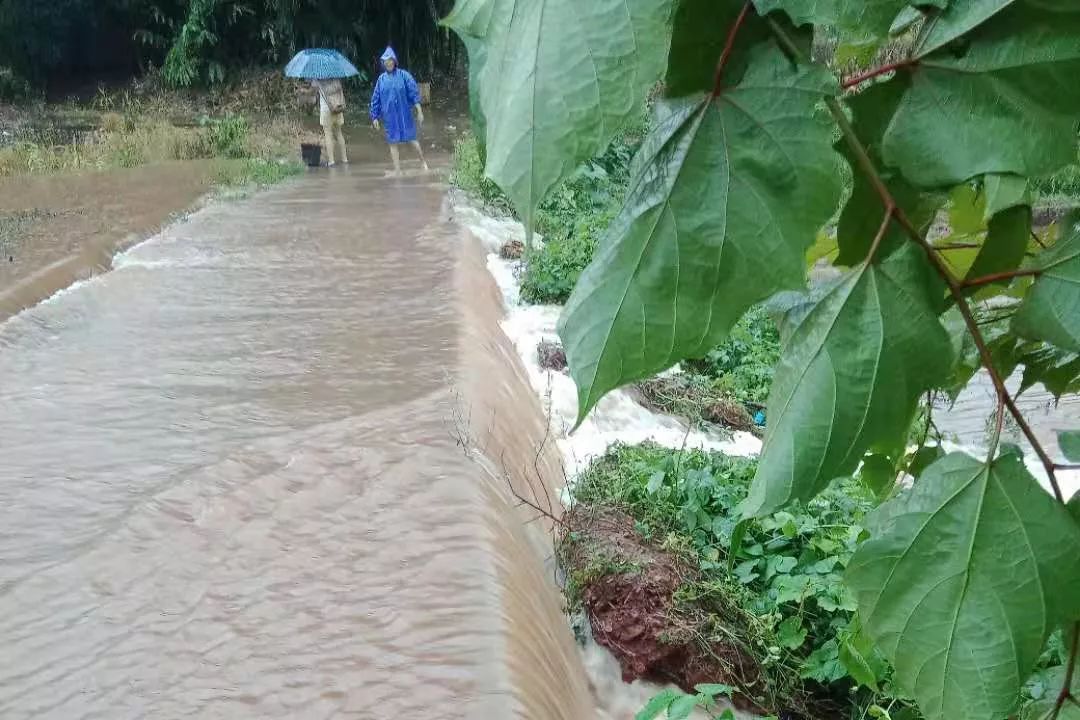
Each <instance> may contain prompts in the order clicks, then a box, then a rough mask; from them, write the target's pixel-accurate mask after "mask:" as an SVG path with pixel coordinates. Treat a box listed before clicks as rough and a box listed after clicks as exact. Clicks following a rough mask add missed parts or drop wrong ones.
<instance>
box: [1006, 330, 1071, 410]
mask: <svg viewBox="0 0 1080 720" xmlns="http://www.w3.org/2000/svg"><path fill="white" fill-rule="evenodd" d="M1019 360H1020V362H1021V363H1023V364H1024V376H1023V378H1022V380H1021V382H1020V392H1024V391H1026V390H1027V389H1029V388H1031V387H1033V386H1034V385H1036V384H1038V383H1042V385H1043V387H1045V388H1046V390H1047V392H1049V393H1050V394H1051V395H1053V396H1054V397H1055V398H1058V399H1061V396H1062V395H1067V394H1071V393H1080V355H1077V354H1076V353H1071V352H1066V351H1064V350H1058V349H1057V348H1054V347H1051V346H1049V345H1046V344H1045V343H1044V344H1041V345H1039V346H1037V348H1036V349H1034V350H1031V351H1027V352H1024V353H1023V354H1022V355H1021V356H1020V358H1019Z"/></svg>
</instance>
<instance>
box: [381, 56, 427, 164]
mask: <svg viewBox="0 0 1080 720" xmlns="http://www.w3.org/2000/svg"><path fill="white" fill-rule="evenodd" d="M381 59H382V63H383V67H384V68H385V69H386V71H385V72H384V73H383V74H382V75H380V76H379V81H378V82H376V83H375V92H374V93H372V95H371V122H372V124H373V125H374V126H375V129H376V130H378V129H379V128H380V127H383V128H385V130H386V142H388V143H389V144H390V158H391V159H392V160H393V161H394V172H395V173H400V172H401V158H400V156H399V155H398V145H401V144H403V143H409V144H410V145H412V146H413V147H414V148H416V152H417V154H418V155H419V156H420V164H421V165H423V167H424V170H427V169H428V165H427V161H426V160H424V151H423V150H422V149H421V148H420V142H419V141H418V140H417V139H416V126H417V125H418V124H423V122H424V111H423V110H422V109H421V108H420V88H419V87H417V85H416V80H415V79H414V78H413V76H412V75H411V74H409V71H408V70H403V69H402V68H399V67H398V62H397V55H396V54H395V53H394V49H393V48H389V47H388V48H386V52H384V53H383V56H382V58H381ZM414 112H415V117H414V115H413V113H414Z"/></svg>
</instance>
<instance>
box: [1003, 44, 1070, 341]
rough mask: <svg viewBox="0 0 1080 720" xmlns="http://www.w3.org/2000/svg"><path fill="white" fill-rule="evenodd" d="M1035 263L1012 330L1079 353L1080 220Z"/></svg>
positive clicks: (1023, 335)
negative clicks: (1031, 281)
mask: <svg viewBox="0 0 1080 720" xmlns="http://www.w3.org/2000/svg"><path fill="white" fill-rule="evenodd" d="M1078 44H1080V43H1078ZM1036 263H1037V265H1038V267H1039V268H1040V269H1041V270H1042V274H1040V275H1039V278H1038V279H1037V280H1036V281H1035V284H1034V285H1032V286H1031V289H1030V290H1029V291H1028V294H1027V297H1026V298H1025V299H1024V302H1023V303H1022V304H1021V305H1020V310H1019V311H1017V313H1016V316H1015V317H1014V318H1013V323H1012V327H1013V330H1014V331H1015V332H1016V333H1017V334H1018V335H1020V336H1022V337H1028V338H1033V339H1035V340H1045V341H1046V342H1048V343H1050V344H1051V345H1055V346H1057V347H1059V348H1061V349H1063V350H1068V351H1070V352H1077V353H1080V216H1077V215H1073V216H1071V217H1070V218H1069V224H1068V228H1067V232H1066V234H1065V237H1063V238H1062V239H1061V240H1059V241H1058V242H1057V244H1056V245H1054V246H1053V247H1052V248H1050V249H1049V250H1046V251H1045V252H1043V253H1041V254H1040V255H1039V256H1038V257H1037V258H1036Z"/></svg>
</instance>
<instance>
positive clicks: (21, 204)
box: [0, 161, 218, 320]
mask: <svg viewBox="0 0 1080 720" xmlns="http://www.w3.org/2000/svg"><path fill="white" fill-rule="evenodd" d="M217 167H218V165H217V164H216V163H214V162H213V161H194V162H175V163H164V164H160V165H150V166H145V167H139V168H133V169H130V170H109V171H103V172H93V173H83V174H70V175H42V176H30V177H8V178H2V179H0V320H3V319H4V318H6V317H9V316H10V315H13V314H15V313H17V312H19V311H20V310H22V309H24V308H26V307H29V306H30V305H33V304H34V303H36V302H39V301H40V300H42V299H44V298H46V297H48V296H49V295H51V294H52V293H54V292H56V291H57V290H60V289H62V288H64V287H66V286H67V285H69V284H71V283H72V282H74V281H76V280H80V279H85V278H86V277H89V276H90V275H93V274H95V273H98V272H102V271H104V270H107V269H108V267H109V264H110V262H111V260H112V257H113V255H114V254H115V253H116V252H119V251H120V250H123V249H125V248H126V247H129V246H130V245H132V244H134V243H136V242H138V241H140V240H142V239H145V238H147V237H149V236H151V235H154V234H155V233H157V232H158V230H159V229H160V228H161V227H162V226H163V225H165V224H167V223H168V222H169V221H170V220H171V219H173V218H174V217H175V216H176V215H177V214H179V213H183V212H184V211H186V210H189V209H191V208H193V207H194V206H195V205H196V204H197V203H198V201H199V198H200V197H202V196H203V195H205V194H206V193H207V191H209V189H210V188H211V185H212V184H213V182H214V180H215V178H216V177H217Z"/></svg>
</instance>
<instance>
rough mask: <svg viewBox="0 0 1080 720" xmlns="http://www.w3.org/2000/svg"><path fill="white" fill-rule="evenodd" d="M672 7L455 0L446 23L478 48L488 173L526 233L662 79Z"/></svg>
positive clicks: (665, 1)
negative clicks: (551, 197) (541, 208)
mask: <svg viewBox="0 0 1080 720" xmlns="http://www.w3.org/2000/svg"><path fill="white" fill-rule="evenodd" d="M670 6H671V0H590V2H587V3H583V2H578V1H577V0H458V4H457V6H456V7H455V8H454V12H453V13H451V15H450V16H449V17H448V18H447V19H446V20H445V21H444V22H445V23H446V24H447V25H449V26H450V27H451V28H453V29H454V30H455V31H456V32H458V34H460V35H462V36H471V37H475V38H478V39H479V40H481V41H482V42H483V43H484V46H485V48H486V53H487V60H486V61H485V62H484V66H483V68H482V70H481V72H480V74H479V77H478V78H477V81H478V84H479V86H480V87H479V90H480V102H481V108H482V111H483V115H484V119H485V120H486V122H487V128H486V131H487V137H486V143H485V145H486V148H487V174H488V176H490V177H491V179H492V180H494V181H495V182H496V183H498V185H499V186H500V187H501V188H502V189H503V191H505V192H506V194H507V195H508V196H509V197H510V199H511V200H512V201H513V203H514V205H515V207H516V208H517V209H518V212H519V213H520V214H521V216H522V219H523V220H524V221H525V223H526V226H527V227H532V224H533V217H534V214H535V211H536V207H537V206H538V205H539V203H540V201H541V200H542V199H543V198H544V196H545V195H546V194H547V192H548V191H549V190H550V189H551V188H552V187H553V186H554V185H555V184H556V183H558V182H559V181H560V180H561V179H563V178H565V177H567V176H568V175H569V174H570V173H571V172H573V170H574V169H575V168H576V167H577V166H578V165H579V164H580V163H581V162H583V161H584V160H587V159H588V158H590V157H593V156H594V155H596V154H598V153H599V152H600V151H601V150H603V149H604V147H605V146H606V145H607V144H608V142H610V141H611V138H612V137H613V136H614V134H615V132H616V131H617V130H618V129H619V128H620V126H622V125H623V124H624V123H625V122H626V121H628V120H629V119H630V118H631V117H633V116H634V114H635V113H637V112H639V111H640V108H641V105H642V103H643V102H644V99H645V96H646V93H647V92H648V90H649V89H650V88H651V87H652V86H653V84H655V83H656V81H657V80H659V79H660V77H661V75H662V73H663V70H664V63H665V59H666V57H667V50H668V43H669V39H670V37H669V24H668V20H669V13H670Z"/></svg>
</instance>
